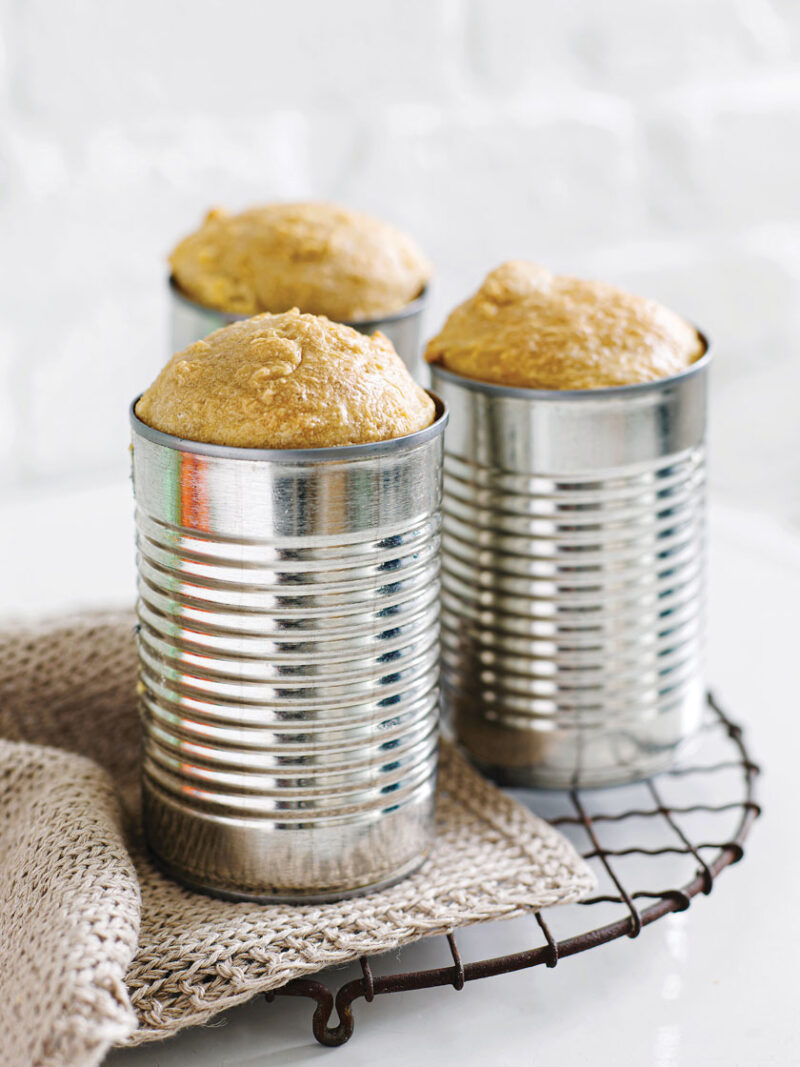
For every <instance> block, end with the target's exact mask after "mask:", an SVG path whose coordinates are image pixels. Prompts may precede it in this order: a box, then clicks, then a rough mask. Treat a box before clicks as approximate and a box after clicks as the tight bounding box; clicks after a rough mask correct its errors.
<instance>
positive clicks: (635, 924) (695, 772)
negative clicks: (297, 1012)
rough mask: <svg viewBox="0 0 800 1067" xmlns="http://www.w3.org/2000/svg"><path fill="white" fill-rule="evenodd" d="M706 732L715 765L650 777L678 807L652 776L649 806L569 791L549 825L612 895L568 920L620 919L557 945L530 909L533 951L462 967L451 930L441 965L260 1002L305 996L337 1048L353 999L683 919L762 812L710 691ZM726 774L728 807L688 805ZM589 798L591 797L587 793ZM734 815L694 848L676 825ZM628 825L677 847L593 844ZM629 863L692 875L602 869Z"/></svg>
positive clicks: (454, 981)
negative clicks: (576, 847)
mask: <svg viewBox="0 0 800 1067" xmlns="http://www.w3.org/2000/svg"><path fill="white" fill-rule="evenodd" d="M714 731H716V732H717V733H718V734H721V740H720V743H721V744H722V745H724V746H727V751H723V752H722V753H721V756H722V758H720V759H718V760H716V761H715V762H713V763H704V764H698V765H691V764H689V765H684V766H678V767H675V768H673V769H671V770H668V771H665V772H664V773H663V776H659V777H663V778H665V779H667V778H672V779H675V780H676V781H681V782H682V783H684V784H682V785H681V789H682V790H683V792H684V793H685V795H686V796H685V800H686V802H685V803H684V802H682V803H681V804H673V805H670V804H668V803H666V802H665V799H664V795H663V793H662V790H661V787H660V785H659V784H658V778H656V779H648V780H647V781H646V782H645V783H644V785H645V787H646V788H647V790H648V791H649V793H650V797H651V799H652V802H653V805H652V807H642V806H639V807H635V808H630V809H628V810H626V811H622V812H608V811H603V810H602V809H599V810H597V811H592V810H590V807H591V805H590V803H589V800H588V799H587V797H586V795H585V794H581V792H580V791H579V790H578V789H572V790H570V791H569V793H568V794H566V795H567V796H568V798H569V800H570V802H571V804H572V807H573V809H574V814H569V815H562V816H559V817H558V818H554V819H553V820H551V821H552V825H554V826H563V827H567V828H569V827H575V828H577V827H583V829H584V831H585V832H586V834H587V835H588V838H589V841H590V842H591V846H592V847H591V850H590V851H588V852H586V853H585V856H586V858H587V859H589V860H590V861H594V862H596V863H598V864H599V866H600V867H601V868H602V870H603V871H604V872H605V874H606V875H607V876H608V878H609V879H610V881H611V883H612V884H613V887H614V889H615V890H616V892H615V893H604V894H598V895H597V896H594V897H590V898H588V899H586V900H583V901H581V904H582V905H583V908H581V909H577V913H578V914H585V911H584V910H583V909H585V908H591V907H593V906H597V905H601V904H606V905H616V906H618V907H620V908H622V909H623V915H622V916H621V917H620V918H618V919H617V920H615V921H614V922H609V923H606V924H605V925H603V926H598V927H596V928H594V929H591V930H586V931H583V932H581V933H578V934H575V935H574V936H572V937H568V938H565V939H563V940H560V941H559V940H557V939H556V938H555V937H554V936H553V934H552V932H551V930H550V928H549V926H548V924H547V921H546V919H545V917H544V915H543V914H542V912H541V911H536V912H534V913H533V914H534V918H535V919H536V922H537V924H538V926H539V929H540V930H541V932H542V935H543V937H544V944H543V945H540V946H538V947H536V948H532V949H524V950H522V951H520V952H514V953H510V954H508V955H505V956H495V957H493V958H491V959H484V960H477V961H474V962H469V963H465V962H464V961H463V959H462V957H461V953H460V951H459V948H458V945H457V944H456V939H455V935H454V934H453V933H452V931H451V932H450V933H448V934H447V935H445V936H446V939H447V943H448V948H449V952H450V957H451V960H452V962H451V963H448V964H447V966H445V967H437V968H431V969H428V970H421V971H406V972H399V973H395V974H388V975H375V974H373V971H372V968H371V966H370V961H369V959H368V958H367V957H362V958H361V960H360V964H361V972H362V976H361V978H356V979H354V980H353V981H350V982H347V983H345V984H344V985H343V986H341V987H340V988H339V990H338V992H337V993H336V995H335V997H334V994H333V993H332V991H331V990H330V989H329V988H328V987H327V986H326V985H324V984H323V983H322V982H319V981H315V980H313V979H307V978H299V979H295V980H294V981H292V982H289V984H288V985H285V986H283V987H282V988H281V989H276V990H273V991H272V992H271V993H268V994H267V1000H268V1001H272V1000H273V999H274V998H275V997H277V996H292V997H309V998H310V999H312V1000H314V1001H316V1008H315V1010H314V1016H313V1020H312V1029H313V1033H314V1037H315V1038H316V1039H317V1041H319V1043H320V1044H322V1045H329V1046H332V1045H342V1044H344V1043H345V1042H346V1041H348V1040H349V1038H350V1037H351V1036H352V1033H353V1029H354V1019H353V1010H352V1005H353V1002H354V1001H355V1000H357V999H358V998H359V997H363V998H364V999H365V1000H366V1001H367V1002H368V1003H369V1002H371V1001H373V1000H374V998H375V997H376V996H380V995H384V994H387V993H400V992H405V991H408V990H412V989H431V988H434V987H436V986H447V985H450V986H453V988H454V989H459V990H460V989H463V988H464V984H465V983H466V982H471V981H476V980H479V979H483V978H490V977H493V976H494V975H499V974H506V973H509V972H511V971H518V970H524V969H527V968H529V967H536V966H539V965H540V964H544V966H545V967H550V968H552V967H555V966H556V965H557V964H558V963H559V962H560V961H561V960H563V959H565V958H566V957H567V956H574V955H577V954H578V953H581V952H586V951H588V950H589V949H592V948H598V947H599V946H600V945H604V944H607V943H608V942H610V941H614V940H616V939H617V938H620V937H629V938H635V937H638V936H639V934H640V933H641V931H642V930H643V929H644V927H646V926H649V925H650V924H651V923H653V922H656V921H657V920H658V919H661V918H663V917H664V916H665V915H669V914H670V913H672V912H679V911H686V910H687V908H689V907H690V905H691V902H692V900H693V898H694V897H696V896H697V895H698V894H699V893H704V894H706V895H707V894H708V893H710V892H711V890H712V889H713V887H714V884H715V881H716V880H717V879H718V878H719V875H720V872H721V871H723V870H724V869H725V868H726V867H730V866H732V865H733V864H735V863H738V862H739V861H740V860H741V859H742V857H743V856H744V841H745V839H746V838H747V835H748V833H749V832H750V828H751V827H752V825H753V823H754V822H755V820H756V819H757V818H758V817H759V815H760V814H761V807H760V805H759V803H758V801H757V800H756V798H755V782H756V779H757V778H758V775H759V774H760V768H759V766H758V764H757V763H754V762H753V760H752V759H751V758H750V755H749V753H748V751H747V749H746V747H745V743H744V733H743V731H742V728H741V727H740V726H738V725H737V724H736V723H734V722H732V721H731V719H729V718H728V716H727V715H726V713H725V712H724V711H723V709H722V707H721V705H720V703H719V702H718V701H717V699H716V698H715V697H714V696H713V695H712V694H711V693H709V694H708V695H707V719H706V722H705V723H704V732H709V733H714ZM731 748H733V750H734V751H733V758H731V752H730V750H731ZM730 770H738V771H739V774H740V785H739V788H740V790H741V794H742V795H741V796H739V797H736V799H731V798H730V796H725V797H720V800H719V803H709V802H708V800H707V799H705V798H704V799H702V800H698V801H697V802H694V801H693V800H692V791H693V789H696V787H697V782H698V780H701V779H703V778H707V777H708V776H711V775H715V776H716V775H718V774H719V773H720V772H722V771H730ZM719 790H721V787H719V789H718V791H719ZM592 795H593V796H594V795H596V791H594V792H593V794H592ZM601 795H602V793H601ZM737 811H738V812H739V822H738V826H737V827H736V830H735V832H734V833H733V835H732V836H731V837H729V838H726V839H725V840H723V841H719V842H714V841H702V842H697V843H696V842H693V841H692V839H691V837H690V836H689V834H688V833H687V831H686V829H685V826H684V825H682V822H678V819H677V818H676V817H683V816H690V815H694V814H697V813H707V814H720V813H726V812H731V813H732V812H737ZM633 818H641V819H644V820H645V821H646V823H647V824H648V825H649V824H655V823H657V822H658V821H659V820H661V821H662V822H665V823H666V825H667V826H668V828H669V831H670V835H671V836H672V837H673V838H675V839H677V843H676V844H674V845H665V846H660V847H652V846H651V845H649V844H648V843H647V842H646V841H644V842H641V841H637V842H636V843H634V844H632V845H630V846H626V847H624V848H616V849H612V848H608V847H606V846H604V845H603V844H602V842H601V840H600V833H599V831H598V824H599V825H603V824H617V825H620V826H624V825H625V822H626V820H629V819H633ZM682 821H683V820H682ZM711 851H713V852H714V855H713V856H708V857H706V856H704V855H703V854H702V853H703V852H706V853H710V852H711ZM631 855H637V856H640V857H644V858H647V857H661V858H663V857H669V856H676V857H678V858H685V857H687V856H688V857H691V858H692V859H693V860H694V861H695V864H696V870H695V874H694V877H693V878H692V879H691V881H689V882H688V883H687V884H685V885H681V886H677V887H675V886H671V887H669V886H668V887H667V888H663V889H640V888H637V889H629V888H627V887H626V886H625V884H624V882H623V880H622V878H621V876H620V875H619V874H618V873H617V871H616V869H615V866H614V864H612V862H611V861H612V859H617V858H620V857H625V856H631ZM684 877H685V874H684ZM676 880H677V879H676ZM637 901H650V902H651V903H649V904H648V905H647V906H643V907H642V908H639V907H637V904H636V902H637ZM334 1007H335V1009H336V1013H337V1015H338V1018H339V1022H338V1023H337V1025H336V1026H331V1025H330V1019H331V1016H332V1014H333V1010H334Z"/></svg>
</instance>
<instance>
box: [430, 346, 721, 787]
mask: <svg viewBox="0 0 800 1067" xmlns="http://www.w3.org/2000/svg"><path fill="white" fill-rule="evenodd" d="M709 360H710V354H709V353H708V352H706V354H705V355H704V356H703V357H702V358H701V359H700V360H699V361H698V362H697V363H695V364H693V365H692V366H691V367H690V368H689V369H688V370H687V371H685V372H684V373H682V374H680V375H677V376H675V377H672V378H667V379H663V380H661V381H656V382H651V383H647V384H643V385H633V386H625V387H620V388H609V389H599V390H581V391H579V390H575V391H539V390H532V389H514V388H504V387H501V386H496V385H488V384H484V383H482V382H477V381H472V380H469V379H466V378H463V377H460V376H458V375H455V374H452V373H450V372H448V371H446V370H444V369H442V368H440V367H436V366H434V367H432V368H431V369H432V377H433V383H434V389H435V390H436V391H437V393H438V394H439V395H440V396H441V397H442V398H443V399H444V401H445V403H446V404H447V406H448V409H449V411H450V423H449V426H448V430H447V435H446V441H445V460H444V471H445V473H444V505H443V508H444V522H443V548H442V645H443V649H442V692H443V703H444V708H445V710H446V711H447V713H448V714H449V716H450V718H451V719H452V721H453V723H454V725H455V730H456V732H457V735H458V738H459V740H460V742H461V744H462V746H463V747H464V748H465V749H466V751H467V753H468V754H469V755H470V757H471V758H472V759H473V761H474V762H475V763H476V764H478V765H479V766H480V767H481V768H482V769H483V770H484V771H485V772H486V773H488V774H490V775H491V776H492V777H494V778H495V779H496V780H498V781H500V782H502V783H505V784H509V785H527V786H539V787H545V788H547V787H554V788H560V787H567V786H576V785H580V786H594V785H608V784H614V783H620V782H625V781H632V780H636V779H638V778H642V777H644V776H646V775H649V774H650V773H653V772H654V771H656V770H658V769H660V768H663V767H665V766H667V765H669V764H670V763H671V762H672V761H673V760H674V758H675V755H676V752H677V750H678V747H679V746H680V745H681V743H682V742H683V741H684V740H685V739H686V738H687V737H689V736H690V735H691V734H692V733H693V732H694V730H695V728H696V727H697V726H698V724H699V721H700V716H701V712H702V703H703V694H704V684H703V618H704V509H705V490H704V483H705V451H706V449H705V434H706V384H707V369H708V364H709Z"/></svg>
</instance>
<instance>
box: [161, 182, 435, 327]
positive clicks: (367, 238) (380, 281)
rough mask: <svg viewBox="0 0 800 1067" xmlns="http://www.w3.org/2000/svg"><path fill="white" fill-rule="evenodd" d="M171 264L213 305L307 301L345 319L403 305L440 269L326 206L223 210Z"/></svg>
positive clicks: (398, 237)
mask: <svg viewBox="0 0 800 1067" xmlns="http://www.w3.org/2000/svg"><path fill="white" fill-rule="evenodd" d="M169 262H170V266H171V268H172V275H173V278H174V279H175V282H176V283H177V285H178V288H179V289H180V290H181V291H182V292H183V293H184V294H185V295H186V296H188V297H190V298H191V299H192V300H195V301H197V302H198V303H200V304H205V305H206V306H208V307H212V308H216V309H219V310H222V311H228V312H233V313H237V314H242V315H255V314H258V313H259V312H262V311H270V312H273V313H277V312H282V311H287V310H289V308H293V307H298V308H300V310H301V311H304V312H307V313H309V314H313V315H327V316H328V318H331V319H335V320H337V321H338V322H361V321H364V320H369V319H375V318H381V317H383V316H386V315H389V314H391V313H393V312H395V311H399V310H400V309H401V308H402V307H405V305H406V304H408V303H409V302H410V301H412V300H414V299H415V298H416V297H417V296H419V294H420V292H421V291H422V289H423V288H424V286H425V284H426V282H427V281H428V278H429V277H430V274H431V267H430V264H429V263H428V261H427V260H426V258H425V256H424V255H423V254H422V252H421V251H420V250H419V248H418V247H417V246H416V244H415V243H414V242H413V241H412V240H411V238H410V237H407V236H406V235H405V234H404V233H402V232H401V231H400V230H398V229H396V228H395V227H394V226H390V225H389V224H388V223H386V222H381V221H380V220H378V219H374V218H372V217H370V216H369V215H362V214H360V213H359V212H356V211H349V210H347V209H346V208H343V207H338V206H337V205H335V204H327V203H307V204H268V205H266V206H264V207H254V208H250V209H249V210H248V211H243V212H241V214H238V215H229V214H227V212H225V211H223V210H221V209H216V210H214V211H211V212H210V213H209V214H208V216H207V217H206V219H205V221H204V222H203V224H202V225H201V226H200V228H199V229H198V230H196V231H195V232H194V233H192V234H190V235H189V236H188V237H185V238H184V239H183V240H182V241H181V242H180V244H179V245H178V246H177V247H176V248H175V250H174V251H173V253H172V255H171V256H170V259H169Z"/></svg>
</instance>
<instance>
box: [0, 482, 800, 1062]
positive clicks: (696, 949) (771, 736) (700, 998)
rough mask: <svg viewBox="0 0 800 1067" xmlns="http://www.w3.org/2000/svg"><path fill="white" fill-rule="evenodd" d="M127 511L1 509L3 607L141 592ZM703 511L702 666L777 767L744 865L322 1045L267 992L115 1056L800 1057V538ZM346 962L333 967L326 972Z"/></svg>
mask: <svg viewBox="0 0 800 1067" xmlns="http://www.w3.org/2000/svg"><path fill="white" fill-rule="evenodd" d="M131 511H132V507H131V503H130V498H129V487H128V486H127V485H124V484H119V485H113V486H109V487H107V488H104V489H85V490H82V491H78V490H76V491H64V492H61V493H58V494H54V493H48V494H44V495H38V496H31V497H28V498H25V499H22V500H19V499H18V500H17V501H15V502H14V503H12V504H8V505H5V506H3V507H0V552H2V559H3V560H4V563H5V566H4V572H5V577H4V587H3V592H2V599H0V608H1V609H2V612H3V614H5V615H6V616H8V615H9V614H14V615H19V614H25V615H36V614H42V613H49V612H56V611H61V610H64V609H66V608H71V607H74V606H98V605H108V604H111V605H114V604H124V603H129V602H130V601H131V600H132V598H133V575H134V568H133V548H132V516H131ZM710 518H711V522H710V529H711V581H710V587H711V597H710V627H709V638H710V649H709V659H710V670H709V674H710V679H711V681H712V683H713V685H714V687H715V689H716V691H717V692H718V694H719V695H720V696H721V697H722V698H723V700H724V701H725V702H726V703H727V705H728V706H729V709H730V710H731V711H732V713H733V715H734V716H735V717H736V718H737V719H738V720H739V721H740V722H742V723H744V724H745V725H746V726H747V731H748V732H747V740H748V745H749V746H750V748H751V751H752V753H753V754H754V756H755V758H757V759H758V760H759V761H760V762H761V763H762V764H763V766H764V768H765V775H764V778H763V779H762V782H761V786H760V798H761V800H762V802H763V805H764V808H765V816H764V817H763V818H762V819H761V820H759V822H757V823H756V825H755V828H754V830H753V832H752V835H751V839H750V841H749V842H748V847H747V855H746V857H745V860H744V862H743V863H741V864H739V865H738V866H736V867H733V868H731V869H730V870H726V871H725V872H723V873H722V875H721V876H720V878H719V881H718V883H717V884H716V886H715V888H714V892H713V893H712V895H711V896H710V897H709V898H707V899H706V898H703V897H699V898H696V900H695V901H694V902H693V904H692V907H691V908H690V910H689V911H688V912H684V913H680V914H675V915H672V916H669V917H667V918H665V919H663V920H660V921H658V922H656V923H655V924H653V925H652V926H650V927H649V928H647V929H645V930H644V931H643V933H642V935H641V937H640V938H639V939H638V941H634V942H631V941H628V940H627V939H622V940H620V941H617V942H614V943H612V944H609V945H606V946H604V947H602V948H600V949H597V950H594V951H591V952H588V953H584V954H582V955H579V956H576V957H573V958H571V959H567V960H564V961H562V962H561V963H560V964H559V966H558V967H557V969H556V970H554V971H550V970H546V969H545V968H543V967H537V968H535V969H533V970H531V971H522V972H518V973H516V974H508V975H503V976H500V977H497V978H493V979H489V980H488V981H482V982H473V983H469V984H467V986H466V987H465V988H464V990H463V991H461V992H458V993H457V992H455V991H454V990H452V989H450V988H442V989H434V990H427V991H420V992H415V993H407V994H402V995H393V996H388V997H379V998H376V1001H375V1002H374V1003H373V1004H372V1005H369V1004H366V1003H365V1002H364V1001H363V1000H358V1001H356V1003H355V1006H354V1010H355V1018H356V1028H355V1033H354V1036H353V1038H352V1040H351V1041H350V1042H349V1043H348V1044H347V1045H345V1046H344V1047H342V1048H340V1049H338V1050H335V1049H333V1050H332V1049H323V1048H321V1047H320V1046H318V1045H317V1044H316V1043H315V1042H314V1040H313V1038H312V1036H311V1030H310V1021H311V1012H312V1006H313V1005H312V1003H311V1002H310V1001H306V1000H288V999H286V1000H278V1001H276V1002H275V1003H273V1004H272V1005H267V1004H265V1003H264V1001H263V999H262V998H257V999H256V1000H254V1001H253V1002H251V1003H250V1004H247V1005H245V1006H243V1007H240V1008H238V1009H236V1010H233V1011H231V1012H228V1013H227V1014H225V1015H224V1016H222V1017H221V1019H220V1020H219V1021H218V1022H217V1023H215V1024H214V1025H212V1026H208V1027H204V1028H198V1029H193V1030H188V1031H185V1032H184V1033H183V1034H181V1035H179V1036H178V1037H176V1038H173V1039H172V1040H170V1041H168V1042H165V1043H162V1044H159V1045H151V1046H143V1047H142V1048H139V1049H132V1050H123V1051H118V1052H114V1053H112V1054H111V1055H110V1056H109V1057H108V1059H107V1061H106V1063H107V1067H178V1065H192V1067H245V1065H247V1067H267V1065H272V1064H287V1065H298V1067H299V1065H303V1064H312V1063H314V1064H316V1063H318V1062H320V1061H321V1060H323V1059H324V1060H326V1061H327V1062H328V1063H332V1064H334V1063H335V1064H347V1065H348V1067H350V1065H361V1064H363V1065H365V1067H366V1065H368V1064H369V1065H370V1067H381V1065H385V1067H391V1065H394V1064H405V1063H408V1062H411V1063H415V1062H416V1063H423V1064H426V1063H437V1064H442V1065H450V1064H452V1065H455V1064H485V1063H487V1064H492V1065H498V1067H500V1065H505V1064H515V1065H516V1064H530V1065H535V1067H539V1065H541V1067H549V1065H558V1067H564V1065H566V1067H569V1065H578V1064H592V1067H605V1065H608V1067H611V1065H614V1067H617V1065H620V1064H623V1065H627V1064H631V1065H651V1064H652V1065H653V1067H674V1065H686V1067H697V1065H700V1067H705V1065H716V1064H720V1065H722V1064H725V1065H726V1067H727V1065H739V1064H741V1065H761V1064H776V1065H781V1067H784V1065H787V1064H795V1063H797V1064H800V1021H799V1020H800V1012H798V1008H797V992H798V982H797V977H796V956H797V954H798V950H800V901H798V899H797V897H798V891H797V887H798V884H800V859H799V858H798V857H799V856H800V849H798V844H800V842H799V841H798V832H797V792H798V791H797V785H796V783H797V780H798V773H799V772H798V753H799V752H800V715H798V711H799V710H800V709H799V708H798V662H800V643H799V642H798V637H799V636H800V630H799V629H798V605H800V534H799V533H798V531H797V530H796V529H794V530H793V529H791V528H789V527H788V526H783V525H782V524H781V522H780V521H779V520H777V519H774V518H770V517H767V516H762V515H757V514H752V513H746V512H743V511H741V510H737V509H736V508H733V507H730V506H727V505H725V504H723V503H719V502H715V503H714V504H713V505H712V508H711V516H710ZM587 914H588V912H587ZM503 927H506V929H503ZM526 929H527V928H526ZM520 936H522V933H521V931H520V928H519V927H518V926H517V927H514V926H513V925H512V924H500V926H498V925H495V926H494V927H492V928H491V929H478V930H473V931H471V932H470V933H469V935H468V938H467V941H466V942H465V943H466V944H467V945H468V949H469V958H472V959H477V958H479V956H480V954H483V955H496V954H498V953H500V952H506V951H513V950H514V949H516V948H519V947H520V945H519V944H517V943H515V939H518V938H519V937H520ZM529 943H530V944H531V945H533V944H537V943H539V942H538V941H535V940H534V939H533V937H531V940H530V942H529ZM440 952H441V949H440V948H439V947H437V946H433V945H432V946H430V948H427V947H426V948H423V949H421V950H419V955H418V956H417V957H416V965H417V966H425V965H427V966H440V965H444V964H445V963H446V962H447V960H446V959H445V958H441V957H440ZM349 973H350V972H348V971H342V972H340V973H338V974H334V975H332V976H331V978H332V981H333V984H334V985H335V986H338V985H339V984H341V982H342V981H344V980H345V979H346V978H347V977H348V976H349Z"/></svg>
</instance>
